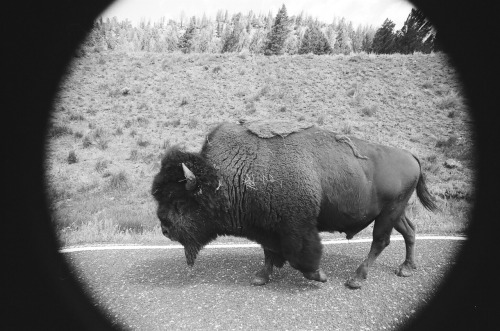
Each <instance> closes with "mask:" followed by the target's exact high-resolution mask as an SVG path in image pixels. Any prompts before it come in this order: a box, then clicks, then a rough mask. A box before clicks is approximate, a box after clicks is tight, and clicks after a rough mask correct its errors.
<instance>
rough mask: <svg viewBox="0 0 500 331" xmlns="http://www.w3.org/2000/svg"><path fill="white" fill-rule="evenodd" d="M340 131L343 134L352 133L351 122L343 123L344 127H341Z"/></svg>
mask: <svg viewBox="0 0 500 331" xmlns="http://www.w3.org/2000/svg"><path fill="white" fill-rule="evenodd" d="M340 132H342V133H343V134H351V133H352V126H351V124H349V123H343V124H342V127H341V128H340Z"/></svg>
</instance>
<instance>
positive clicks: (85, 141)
mask: <svg viewBox="0 0 500 331" xmlns="http://www.w3.org/2000/svg"><path fill="white" fill-rule="evenodd" d="M82 144H83V148H87V147H90V145H92V140H91V139H90V137H89V136H85V137H84V138H83V141H82Z"/></svg>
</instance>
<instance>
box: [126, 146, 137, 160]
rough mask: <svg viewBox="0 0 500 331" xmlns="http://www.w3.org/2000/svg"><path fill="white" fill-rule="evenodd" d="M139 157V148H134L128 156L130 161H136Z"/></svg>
mask: <svg viewBox="0 0 500 331" xmlns="http://www.w3.org/2000/svg"><path fill="white" fill-rule="evenodd" d="M138 157H139V153H138V152H137V149H133V150H131V151H130V156H129V157H128V159H129V160H130V161H136V160H137V158H138Z"/></svg>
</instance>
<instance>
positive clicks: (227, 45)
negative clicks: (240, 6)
mask: <svg viewBox="0 0 500 331" xmlns="http://www.w3.org/2000/svg"><path fill="white" fill-rule="evenodd" d="M232 21H233V22H232V24H231V26H229V25H228V26H227V28H226V31H225V32H224V34H223V36H222V49H221V52H222V53H226V52H238V51H240V50H241V49H240V48H241V47H240V46H241V45H240V42H241V41H242V40H241V39H242V37H243V33H244V31H245V26H244V25H243V24H242V20H241V14H240V13H238V14H236V15H235V16H234V17H233V19H232Z"/></svg>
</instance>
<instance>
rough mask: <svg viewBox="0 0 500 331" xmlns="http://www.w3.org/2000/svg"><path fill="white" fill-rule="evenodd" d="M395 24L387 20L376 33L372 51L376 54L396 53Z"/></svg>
mask: <svg viewBox="0 0 500 331" xmlns="http://www.w3.org/2000/svg"><path fill="white" fill-rule="evenodd" d="M394 26H395V24H394V22H392V21H391V20H390V19H388V18H387V19H386V20H385V21H384V23H383V24H382V26H381V27H380V28H379V29H378V30H377V32H375V36H374V37H373V42H372V51H373V52H374V53H376V54H391V53H394V52H395V46H396V45H395V34H394Z"/></svg>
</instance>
